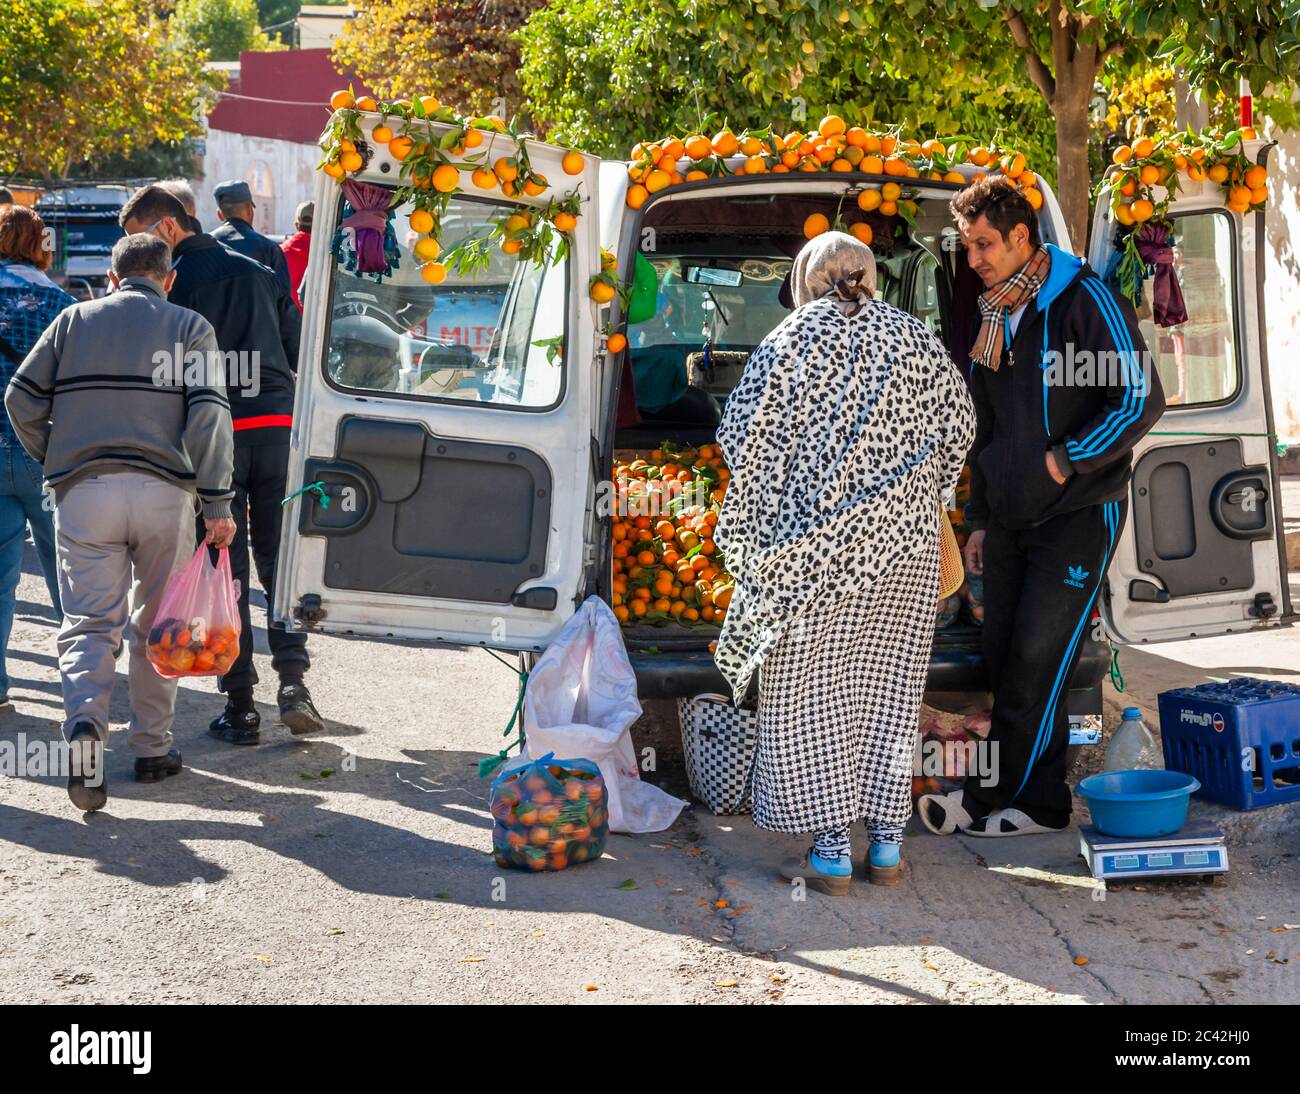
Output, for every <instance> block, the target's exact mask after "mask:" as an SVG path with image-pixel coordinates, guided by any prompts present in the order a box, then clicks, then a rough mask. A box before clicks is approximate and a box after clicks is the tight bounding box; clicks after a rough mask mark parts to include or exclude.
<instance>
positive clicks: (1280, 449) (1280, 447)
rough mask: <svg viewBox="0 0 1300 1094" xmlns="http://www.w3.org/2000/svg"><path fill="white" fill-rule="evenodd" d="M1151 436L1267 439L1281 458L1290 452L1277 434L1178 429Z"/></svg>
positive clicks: (1156, 431)
mask: <svg viewBox="0 0 1300 1094" xmlns="http://www.w3.org/2000/svg"><path fill="white" fill-rule="evenodd" d="M1149 435H1150V436H1152V437H1228V438H1232V437H1266V438H1267V439H1268V440H1270V441H1272V442H1273V444H1274V445H1275V446H1276V448H1277V454H1278V455H1279V456H1285V455H1286V454H1287V452H1288V451H1290V446H1289V445H1288V444H1287V443H1286V442H1285V441H1279V440H1278V439H1277V434H1276V433H1195V432H1192V431H1190V430H1189V431H1186V432H1183V431H1181V430H1176V429H1153V430H1151V431H1150V434H1149Z"/></svg>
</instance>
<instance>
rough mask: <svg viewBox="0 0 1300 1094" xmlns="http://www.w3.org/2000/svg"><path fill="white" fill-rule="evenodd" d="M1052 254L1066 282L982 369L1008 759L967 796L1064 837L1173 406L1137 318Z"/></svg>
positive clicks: (989, 638)
mask: <svg viewBox="0 0 1300 1094" xmlns="http://www.w3.org/2000/svg"><path fill="white" fill-rule="evenodd" d="M1048 251H1049V253H1050V254H1051V259H1052V265H1051V272H1050V274H1049V276H1048V278H1047V280H1046V282H1045V283H1044V285H1043V287H1042V288H1041V289H1040V290H1039V293H1038V295H1037V297H1036V298H1035V300H1034V301H1032V302H1031V303H1030V304H1029V305H1028V306H1027V307H1026V308H1025V311H1024V313H1023V314H1022V315H1021V318H1020V322H1019V325H1018V326H1017V328H1016V331H1015V334H1014V336H1012V335H1011V333H1010V331H1009V330H1008V331H1007V332H1006V336H1007V338H1008V340H1009V344H1008V346H1007V347H1006V349H1004V352H1003V357H1002V364H1001V367H1000V368H999V369H998V370H997V371H996V372H995V371H993V370H991V369H988V368H984V367H982V366H980V365H971V366H970V368H969V369H968V375H969V379H970V386H971V394H972V398H973V400H974V403H975V409H976V415H977V418H978V428H977V433H976V438H975V443H974V445H973V446H972V448H971V452H970V456H969V463H970V465H971V499H970V504H969V505H968V507H967V509H966V515H967V517H968V519H969V520H970V522H971V524H972V525H973V526H974V527H977V528H978V527H984V528H985V529H986V535H985V542H984V605H985V620H984V631H983V646H984V654H985V660H986V663H987V666H988V671H989V677H990V684H991V687H992V691H993V724H992V729H991V730H990V738H989V739H990V741H996V742H997V745H998V754H999V757H998V762H997V777H996V779H995V780H993V781H992V782H990V783H989V784H988V785H979V784H978V783H975V782H973V781H968V783H967V789H968V791H969V792H970V793H971V794H972V795H973V796H974V797H975V798H976V799H977V800H979V801H981V802H983V803H985V804H987V805H989V806H993V807H1001V806H1006V805H1011V804H1014V805H1015V806H1016V807H1017V808H1020V809H1022V810H1023V811H1025V812H1026V813H1029V814H1030V815H1031V816H1033V817H1034V818H1035V819H1036V820H1038V821H1039V822H1040V823H1045V824H1051V825H1062V824H1064V823H1065V822H1066V821H1067V820H1068V818H1069V814H1070V792H1069V789H1068V787H1067V786H1066V783H1065V766H1066V764H1065V756H1066V747H1067V744H1068V739H1069V723H1068V717H1067V713H1066V696H1067V693H1068V690H1069V681H1070V675H1071V673H1072V672H1073V670H1074V666H1075V664H1076V663H1077V661H1078V657H1079V652H1080V650H1081V649H1082V647H1083V643H1084V642H1085V641H1086V639H1087V636H1088V631H1089V626H1090V619H1091V616H1092V614H1093V608H1094V605H1095V603H1096V600H1097V596H1098V594H1099V592H1100V590H1101V586H1102V583H1103V581H1104V580H1105V572H1106V567H1107V566H1108V565H1109V563H1110V560H1111V558H1112V557H1113V555H1114V549H1115V543H1116V540H1117V539H1118V537H1119V533H1120V529H1121V527H1122V525H1123V521H1124V519H1125V515H1126V512H1127V500H1126V499H1127V490H1128V482H1129V479H1130V477H1131V462H1132V461H1131V452H1132V448H1133V445H1134V444H1135V443H1136V442H1137V441H1138V440H1139V439H1140V438H1141V437H1142V436H1143V434H1145V433H1146V432H1147V430H1149V429H1150V428H1151V427H1152V426H1153V425H1154V423H1155V422H1156V421H1157V420H1158V419H1159V417H1160V415H1161V414H1162V413H1163V411H1164V405H1165V403H1164V394H1163V391H1162V388H1161V386H1160V377H1159V375H1158V374H1157V372H1156V369H1155V367H1154V364H1153V362H1152V361H1151V359H1150V357H1149V355H1148V353H1147V349H1146V344H1145V343H1144V341H1143V339H1142V335H1141V332H1140V331H1139V329H1138V325H1137V318H1136V316H1135V314H1134V312H1133V309H1132V307H1131V306H1130V305H1129V304H1128V302H1127V301H1125V300H1123V299H1122V298H1120V297H1119V296H1118V295H1117V294H1115V293H1114V292H1112V291H1111V290H1110V289H1109V288H1108V287H1107V286H1106V285H1105V284H1104V283H1103V282H1102V281H1101V279H1100V278H1098V277H1097V275H1096V274H1094V273H1093V272H1092V271H1091V270H1090V269H1089V268H1088V267H1087V265H1086V264H1085V263H1084V262H1082V261H1081V260H1080V259H1078V258H1075V257H1074V256H1073V255H1071V254H1068V253H1066V252H1064V251H1061V250H1059V249H1058V248H1056V247H1052V246H1050V245H1049V246H1048ZM971 335H972V336H971V341H972V342H973V341H974V332H973V331H972V332H971ZM1008 356H1009V357H1010V360H1008ZM1048 451H1052V452H1053V453H1054V454H1055V456H1056V460H1057V466H1058V467H1059V468H1060V469H1061V470H1062V471H1063V472H1065V473H1066V474H1067V478H1066V481H1065V483H1064V484H1058V483H1056V481H1055V480H1054V479H1053V478H1052V477H1051V475H1050V474H1049V472H1048V470H1047V466H1046V455H1047V453H1048Z"/></svg>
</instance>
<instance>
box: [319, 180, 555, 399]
mask: <svg viewBox="0 0 1300 1094" xmlns="http://www.w3.org/2000/svg"><path fill="white" fill-rule="evenodd" d="M504 208H508V206H506V205H504V204H503V203H493V202H487V201H481V200H475V199H473V198H465V197H460V196H457V197H455V198H453V199H452V200H451V202H450V204H449V205H448V207H447V212H446V214H445V215H444V217H443V229H442V249H443V255H444V256H445V255H446V254H447V252H448V251H450V250H451V248H452V247H454V246H455V245H456V244H457V243H459V242H460V241H462V240H464V239H467V238H470V237H473V236H478V235H481V234H485V233H486V232H487V230H488V228H489V226H490V221H491V219H492V218H493V217H494V216H496V215H498V214H499V213H500V212H501V211H502V210H503V209H504ZM411 209H412V207H411V206H410V205H409V204H406V205H403V206H401V207H400V208H398V209H397V210H396V212H395V214H394V217H393V229H394V232H395V233H396V236H397V244H398V247H399V249H400V252H401V253H400V258H399V260H398V263H397V267H396V269H395V270H394V272H393V275H392V276H391V277H385V278H384V280H383V281H382V282H381V283H377V282H376V281H375V279H374V277H373V276H366V275H358V274H356V273H354V272H352V271H349V270H348V269H346V267H345V266H344V265H343V263H341V262H339V261H337V260H336V261H335V263H334V269H333V274H334V287H333V294H332V297H331V307H330V316H329V329H328V330H327V332H326V339H325V345H326V353H325V360H324V363H323V367H324V369H325V375H326V378H327V379H328V381H329V382H330V383H331V384H332V385H334V386H335V387H339V388H342V389H344V390H346V391H355V392H365V393H385V394H390V395H392V396H394V397H398V398H409V399H429V400H436V401H442V400H453V401H456V402H477V403H487V404H491V405H493V406H501V407H506V408H516V409H544V408H547V407H551V406H554V405H556V404H557V403H558V402H559V400H560V396H561V393H562V391H563V386H564V385H563V373H564V355H563V353H562V352H558V350H559V348H560V345H561V343H562V342H563V338H564V333H565V329H564V328H565V317H566V314H567V311H568V308H567V299H566V285H567V273H568V270H567V265H568V264H567V261H565V260H561V261H560V262H558V263H557V264H556V265H555V266H551V267H547V268H545V269H543V268H541V267H538V266H537V265H535V264H534V263H531V262H520V261H519V260H518V259H517V258H515V257H514V256H512V255H507V254H505V253H503V252H501V251H499V250H497V249H496V248H493V249H492V254H491V258H490V260H489V262H488V265H487V267H486V268H485V269H481V270H479V271H477V272H476V273H471V274H468V275H465V276H461V275H458V274H456V273H455V272H454V271H453V270H451V269H449V270H448V271H447V277H446V280H444V281H443V282H442V283H441V284H438V285H430V284H427V283H426V282H425V281H424V280H423V278H422V277H421V276H420V262H419V260H418V259H416V257H415V255H414V254H413V253H412V250H411V249H412V248H413V247H414V246H415V244H416V242H417V241H418V239H419V236H418V235H416V233H415V232H412V231H411V229H410V224H409V220H408V218H409V215H410V213H411Z"/></svg>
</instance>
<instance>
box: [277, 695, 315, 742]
mask: <svg viewBox="0 0 1300 1094" xmlns="http://www.w3.org/2000/svg"><path fill="white" fill-rule="evenodd" d="M275 700H276V702H277V703H279V704H280V721H282V722H283V723H284V724H285V725H286V726H288V727H289V732H290V733H293V734H298V735H301V734H303V733H319V732H320V731H321V730H322V729H324V728H325V719H324V718H322V717H321V716H320V712H319V711H318V710H317V709H316V707H315V706H313V705H312V701H311V692H310V691H308V690H307V687H306V685H304V684H281V685H280V693H279V694H278V695H277V696H276V697H275Z"/></svg>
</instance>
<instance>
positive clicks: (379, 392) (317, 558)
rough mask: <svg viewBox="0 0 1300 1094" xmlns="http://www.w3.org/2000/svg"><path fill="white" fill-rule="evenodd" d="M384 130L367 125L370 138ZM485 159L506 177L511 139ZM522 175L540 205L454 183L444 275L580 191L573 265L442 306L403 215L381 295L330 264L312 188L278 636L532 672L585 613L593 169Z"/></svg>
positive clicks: (550, 153)
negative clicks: (463, 655)
mask: <svg viewBox="0 0 1300 1094" xmlns="http://www.w3.org/2000/svg"><path fill="white" fill-rule="evenodd" d="M378 122H379V118H378V117H377V116H374V115H363V116H362V129H363V131H364V132H365V133H366V135H367V136H368V135H369V131H370V130H371V129H372V128H373V126H374V125H375V124H377V123H378ZM436 128H437V127H435V129H436ZM492 142H500V147H499V148H498V149H493V148H491V143H492ZM372 143H373V142H372ZM488 145H489V146H488V147H487V148H486V149H485V151H486V153H487V155H488V159H489V161H491V160H493V159H495V158H497V157H499V156H513V155H514V148H515V144H514V139H513V138H510V137H504V136H501V135H492V136H489V137H488ZM527 153H528V157H529V160H530V162H531V165H532V167H533V169H534V170H535V171H537V172H539V173H541V174H542V175H543V176H545V177H546V179H548V180H550V183H551V187H552V188H551V189H547V190H546V191H545V192H543V193H541V194H538V195H537V196H535V197H529V196H522V195H521V196H520V197H518V198H515V199H508V198H506V197H504V196H503V195H502V194H501V192H500V191H499V190H493V191H491V192H490V193H489V192H485V191H482V190H479V189H477V188H476V187H475V186H473V185H472V184H470V182H469V172H468V171H463V172H462V188H463V191H464V192H462V193H457V194H455V195H454V196H453V197H452V199H451V201H450V204H449V206H448V208H447V211H446V213H445V215H444V216H443V218H442V248H443V256H442V257H446V255H447V252H448V251H449V250H450V248H452V247H453V246H454V245H455V244H456V243H457V241H458V240H461V239H464V238H467V237H474V236H478V235H483V234H485V232H486V230H487V228H488V226H489V224H490V221H491V220H492V218H494V217H497V216H499V215H500V214H501V212H502V210H503V209H507V208H511V207H515V206H534V207H540V206H542V205H545V204H546V203H547V202H548V201H549V200H550V199H551V198H552V197H562V196H563V194H564V193H567V192H569V191H571V190H574V189H578V190H579V192H580V194H581V195H582V197H583V199H584V202H583V205H582V209H581V214H580V215H579V217H578V222H577V226H576V228H574V229H573V231H572V232H570V233H569V240H570V246H569V248H568V254H567V256H565V257H563V258H561V259H560V260H559V261H558V262H556V263H555V264H554V265H550V266H546V265H539V264H536V263H533V262H531V261H521V260H519V259H518V258H516V257H515V256H513V255H507V254H505V253H503V252H502V251H501V250H500V248H498V247H497V246H495V245H493V246H491V247H490V248H489V251H490V257H489V258H488V260H487V262H486V265H485V266H484V267H483V268H482V269H480V270H478V271H477V272H476V273H471V274H468V275H458V274H457V273H456V272H455V271H454V270H453V269H452V268H451V267H448V272H447V277H446V279H445V280H444V281H442V282H441V283H440V284H436V285H434V284H427V283H425V281H424V280H423V279H422V278H421V276H420V272H419V260H418V259H417V258H416V257H415V255H414V254H413V252H412V250H411V248H412V247H413V246H414V244H415V243H416V241H417V238H418V237H417V235H416V233H414V232H412V231H411V230H410V225H409V220H408V217H409V214H410V213H411V211H412V208H411V206H410V205H404V206H399V207H398V208H397V209H396V213H395V216H394V219H393V222H392V226H393V228H394V230H395V233H396V238H397V243H398V247H399V251H400V258H399V261H398V264H397V268H396V270H395V271H394V273H393V276H391V277H389V278H385V279H384V280H383V281H382V282H380V283H377V282H376V281H375V280H374V278H373V276H361V275H358V274H357V273H356V272H355V271H350V270H349V269H347V268H346V265H345V264H344V263H340V261H339V259H338V258H337V257H336V256H335V254H333V253H332V248H331V247H329V246H328V245H327V244H328V243H329V242H330V241H332V240H334V239H335V235H336V231H337V229H338V226H339V221H340V216H341V209H342V204H343V198H342V194H341V191H340V188H339V186H338V185H337V184H336V183H335V182H334V181H333V180H332V179H330V178H328V177H327V176H326V175H324V174H321V175H320V178H319V182H318V186H317V191H316V226H315V229H314V239H315V241H316V245H315V246H313V248H312V251H311V257H310V262H309V268H308V271H307V274H306V279H305V282H304V286H303V298H304V301H305V313H304V317H303V338H302V349H301V354H300V359H299V367H298V392H297V400H296V404H295V407H294V423H293V432H292V442H291V451H290V466H289V476H288V491H287V493H288V494H289V495H290V498H291V499H292V500H290V501H289V502H288V504H287V505H286V506H285V525H284V527H285V531H284V535H283V536H282V539H281V545H280V553H279V559H278V564H277V571H276V572H277V574H278V575H279V580H278V581H277V583H276V585H277V588H276V596H275V604H274V614H275V617H276V618H277V619H280V620H283V621H285V622H286V624H287V625H288V626H290V627H293V628H295V629H300V628H308V629H311V630H319V631H325V632H335V633H337V632H349V633H357V634H366V635H378V636H393V637H403V638H418V639H425V640H430V641H435V642H444V643H448V644H454V645H484V646H491V647H495V648H498V649H511V650H540V649H542V648H544V647H545V645H546V644H547V642H549V640H550V639H551V638H552V637H553V636H554V634H555V633H556V631H557V630H558V629H559V628H560V626H561V625H562V624H563V623H564V622H565V620H566V619H568V618H569V616H570V615H571V614H572V613H573V611H574V609H575V607H576V605H577V603H578V602H579V601H580V600H581V599H582V597H583V596H585V595H586V593H587V592H588V590H589V584H590V579H591V575H590V573H589V570H590V568H591V550H592V542H591V533H592V528H593V517H592V510H593V505H594V490H595V483H594V470H595V469H594V460H593V440H592V427H593V406H594V403H593V400H594V384H595V379H594V377H595V373H594V371H593V361H594V359H595V355H596V346H595V338H596V324H595V321H594V314H593V305H592V304H591V301H590V300H589V298H588V294H587V284H588V279H589V278H590V277H591V276H592V275H593V274H594V273H596V272H597V271H598V270H599V269H600V257H599V247H598V239H597V219H598V217H597V204H596V203H597V200H598V195H597V174H598V166H599V161H597V160H594V159H591V158H588V157H583V170H582V172H581V173H579V174H577V175H570V174H566V173H565V171H564V169H563V167H562V166H561V160H562V158H563V156H564V154H565V150H564V149H560V148H555V147H552V146H549V145H545V144H541V143H537V142H531V141H530V142H528V144H527ZM571 165H572V164H571ZM399 168H400V165H399V164H398V163H397V162H395V161H393V160H391V158H390V157H389V154H388V152H387V151H386V150H385V147H384V145H382V144H380V145H378V150H377V151H376V152H374V154H373V157H372V159H371V160H370V162H369V163H368V165H367V166H366V168H365V170H364V172H363V173H362V174H361V176H360V178H361V181H363V182H368V183H373V184H375V185H379V186H385V187H388V188H390V189H391V188H394V187H395V186H396V185H397V184H398V176H399ZM313 484H319V485H316V486H314V485H313Z"/></svg>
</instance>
